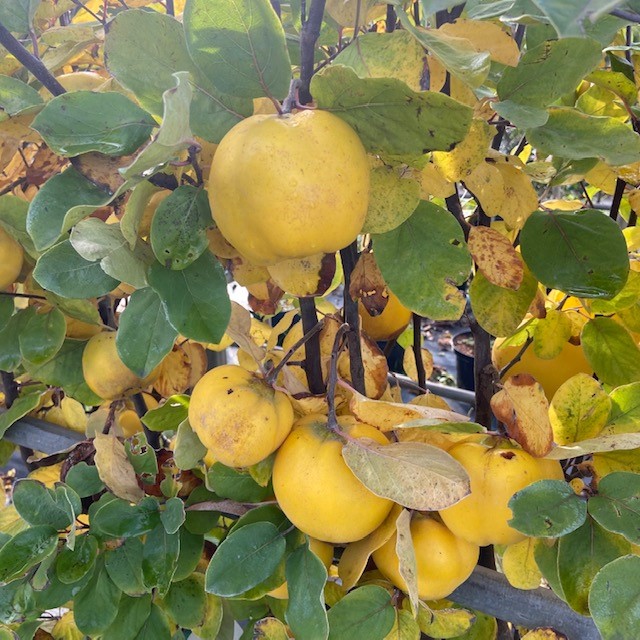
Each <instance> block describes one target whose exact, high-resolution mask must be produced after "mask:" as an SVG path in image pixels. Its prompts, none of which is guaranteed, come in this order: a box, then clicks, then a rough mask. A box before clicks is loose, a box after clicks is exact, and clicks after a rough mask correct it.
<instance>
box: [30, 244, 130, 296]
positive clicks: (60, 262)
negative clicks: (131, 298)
mask: <svg viewBox="0 0 640 640" xmlns="http://www.w3.org/2000/svg"><path fill="white" fill-rule="evenodd" d="M33 277H34V278H35V279H36V281H37V282H38V284H40V286H42V287H44V288H45V289H48V290H49V291H53V293H56V294H57V295H59V296H62V297H63V298H95V297H98V296H102V295H104V294H106V293H109V292H110V291H111V290H113V289H115V288H116V287H117V286H118V285H119V284H120V281H119V280H116V279H115V278H112V277H111V276H109V275H107V274H106V273H105V272H104V271H103V270H102V267H101V266H100V263H99V262H89V261H88V260H85V259H84V258H83V257H82V256H81V255H80V254H79V253H78V252H77V251H76V250H75V249H74V248H73V246H72V245H71V242H70V241H69V240H64V241H63V242H61V243H60V244H57V245H55V246H54V247H51V249H49V250H48V251H47V252H46V253H43V254H42V255H41V256H40V258H39V259H38V262H37V263H36V268H35V269H34V270H33Z"/></svg>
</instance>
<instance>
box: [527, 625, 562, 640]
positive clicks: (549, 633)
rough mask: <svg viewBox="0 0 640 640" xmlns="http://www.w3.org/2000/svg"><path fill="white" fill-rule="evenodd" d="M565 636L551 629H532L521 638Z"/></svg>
mask: <svg viewBox="0 0 640 640" xmlns="http://www.w3.org/2000/svg"><path fill="white" fill-rule="evenodd" d="M565 638H566V636H565V635H564V634H562V633H558V632H557V631H554V630H553V629H544V628H540V629H533V630H532V631H529V633H527V634H525V635H524V636H522V640H565Z"/></svg>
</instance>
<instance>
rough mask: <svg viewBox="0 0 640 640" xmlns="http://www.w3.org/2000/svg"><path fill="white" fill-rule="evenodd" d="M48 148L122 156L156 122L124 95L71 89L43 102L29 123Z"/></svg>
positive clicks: (62, 152)
mask: <svg viewBox="0 0 640 640" xmlns="http://www.w3.org/2000/svg"><path fill="white" fill-rule="evenodd" d="M31 126H32V127H33V128H34V129H35V130H36V131H37V132H38V133H39V134H40V135H41V136H42V137H43V138H44V141H45V142H46V143H47V145H48V146H49V147H50V148H51V150H52V151H54V152H55V153H57V154H58V155H61V156H65V157H74V156H77V155H80V154H81V153H87V152H89V151H98V152H99V153H104V154H105V155H108V156H126V155H129V154H130V153H133V152H134V151H135V150H136V149H137V148H138V147H139V146H140V145H142V144H143V143H144V142H146V141H147V140H148V139H149V136H150V135H151V131H152V130H153V128H154V127H156V126H157V124H156V121H155V120H154V119H153V118H152V117H151V116H150V115H149V113H147V112H146V111H145V110H144V109H141V108H140V107H138V106H137V105H136V104H135V103H134V102H132V101H131V100H129V98H127V97H126V96H125V95H123V94H121V93H116V92H112V91H104V92H101V93H96V92H93V91H73V92H71V93H64V94H62V95H61V96H57V97H55V98H53V99H52V100H50V101H49V102H47V104H46V105H45V107H44V109H43V110H42V111H41V112H40V113H39V114H38V115H37V116H36V117H35V119H34V121H33V123H32V125H31Z"/></svg>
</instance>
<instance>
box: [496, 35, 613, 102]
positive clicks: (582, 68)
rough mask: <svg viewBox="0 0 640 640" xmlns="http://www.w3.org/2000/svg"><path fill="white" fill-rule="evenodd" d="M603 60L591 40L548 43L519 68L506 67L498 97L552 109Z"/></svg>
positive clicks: (526, 56) (533, 50) (531, 52)
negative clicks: (555, 103)
mask: <svg viewBox="0 0 640 640" xmlns="http://www.w3.org/2000/svg"><path fill="white" fill-rule="evenodd" d="M601 58H602V47H601V46H600V43H599V42H596V41H595V40H592V39H591V38H563V39H562V40H547V41H546V42H542V43H541V44H539V45H538V46H536V47H533V48H531V49H529V50H528V51H527V52H526V53H525V54H524V55H523V56H522V58H521V59H520V62H519V63H518V66H517V67H506V68H505V70H504V72H503V74H502V78H501V79H500V82H498V87H497V88H498V97H499V98H500V100H508V101H511V102H515V103H517V104H521V105H525V106H526V107H545V108H546V107H548V106H549V105H551V104H552V103H553V102H555V101H556V100H557V99H558V98H560V97H562V96H563V95H565V94H566V93H570V92H572V91H574V90H575V88H576V87H577V86H578V84H580V81H581V80H582V79H583V78H584V76H586V75H587V74H588V73H589V72H590V71H592V70H593V69H595V68H596V67H597V66H598V65H599V64H600V60H601Z"/></svg>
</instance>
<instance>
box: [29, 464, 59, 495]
mask: <svg viewBox="0 0 640 640" xmlns="http://www.w3.org/2000/svg"><path fill="white" fill-rule="evenodd" d="M61 469H62V463H59V464H53V465H51V466H49V467H38V468H37V469H34V470H33V471H31V473H29V476H28V477H29V478H31V479H32V480H38V481H39V482H42V484H44V485H45V486H46V487H48V488H49V489H51V488H52V487H53V485H54V484H55V483H56V482H60V471H61Z"/></svg>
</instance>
